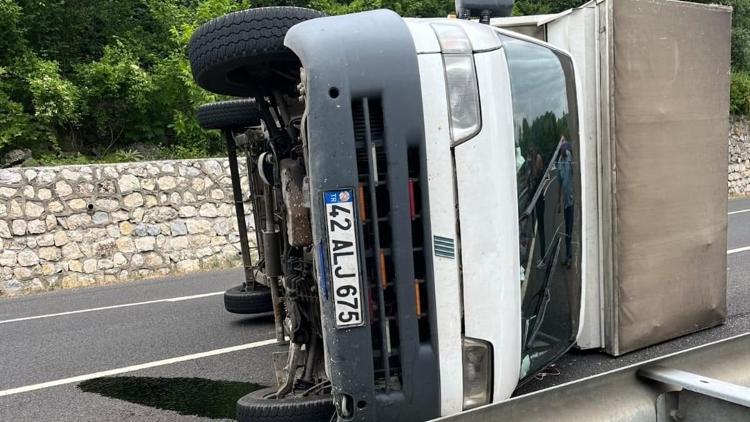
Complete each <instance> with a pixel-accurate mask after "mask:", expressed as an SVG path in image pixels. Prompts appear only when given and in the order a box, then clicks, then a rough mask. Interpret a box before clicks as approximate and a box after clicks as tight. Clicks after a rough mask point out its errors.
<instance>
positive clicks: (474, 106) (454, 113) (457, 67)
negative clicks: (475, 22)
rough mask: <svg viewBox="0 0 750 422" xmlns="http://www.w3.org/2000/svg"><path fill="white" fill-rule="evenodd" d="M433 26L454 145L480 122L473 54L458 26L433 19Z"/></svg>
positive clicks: (469, 44)
mask: <svg viewBox="0 0 750 422" xmlns="http://www.w3.org/2000/svg"><path fill="white" fill-rule="evenodd" d="M432 29H433V30H434V31H435V34H437V37H438V41H439V42H440V49H441V51H442V52H443V67H444V68H445V83H446V89H447V91H448V106H449V108H448V112H449V114H450V120H451V139H452V140H453V143H452V145H453V146H455V145H458V144H460V143H461V142H464V141H466V140H468V139H470V138H471V137H473V136H474V135H476V134H477V133H478V132H479V129H480V128H481V126H482V121H481V112H480V108H479V88H478V86H477V73H476V70H475V69H474V55H473V53H472V47H471V42H470V41H469V37H467V36H466V33H465V32H464V30H463V28H461V27H460V26H458V25H455V24H450V23H433V24H432Z"/></svg>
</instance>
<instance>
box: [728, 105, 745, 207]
mask: <svg viewBox="0 0 750 422" xmlns="http://www.w3.org/2000/svg"><path fill="white" fill-rule="evenodd" d="M731 123H732V124H731V125H730V128H729V196H748V195H750V123H749V122H748V120H747V118H745V117H735V118H733V119H732V122H731Z"/></svg>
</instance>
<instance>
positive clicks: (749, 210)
mask: <svg viewBox="0 0 750 422" xmlns="http://www.w3.org/2000/svg"><path fill="white" fill-rule="evenodd" d="M743 212H750V208H748V209H746V210H739V211H732V212H728V213H727V215H732V214H739V213H743Z"/></svg>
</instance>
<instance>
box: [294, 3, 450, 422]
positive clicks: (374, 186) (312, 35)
mask: <svg viewBox="0 0 750 422" xmlns="http://www.w3.org/2000/svg"><path fill="white" fill-rule="evenodd" d="M285 43H286V45H287V46H288V47H289V48H290V49H291V50H292V51H294V52H295V53H296V54H297V56H298V57H299V58H300V60H301V61H302V64H303V67H304V68H305V75H306V81H305V84H306V101H307V118H306V128H307V139H308V152H309V178H310V187H311V194H312V221H313V238H314V243H315V247H316V248H317V250H316V253H315V256H316V267H317V269H316V271H317V274H318V277H317V278H318V282H319V284H320V286H319V287H320V288H319V292H320V300H321V308H322V309H321V310H322V319H323V327H324V340H325V349H326V357H327V368H326V369H327V372H328V376H329V377H330V379H331V383H332V386H333V394H334V397H335V400H336V403H337V410H338V412H339V415H340V416H343V415H347V417H346V418H345V419H346V420H358V421H372V420H379V421H390V420H426V419H431V418H434V417H437V416H439V413H440V393H439V391H440V389H439V382H440V380H439V372H438V357H437V344H436V340H435V338H436V336H434V335H433V333H435V332H436V329H435V318H434V312H431V311H432V310H433V309H434V303H435V300H434V289H433V276H432V266H431V263H430V260H428V259H425V257H429V256H432V252H431V250H430V248H431V242H430V241H426V240H427V239H431V238H432V234H431V233H430V229H429V227H430V225H429V209H428V204H429V201H428V200H427V197H426V195H427V194H426V192H427V189H426V183H427V180H426V177H423V174H426V172H424V171H422V169H426V166H425V154H424V122H423V114H422V100H421V90H420V80H419V68H418V63H417V55H416V51H415V48H414V43H413V40H412V37H411V34H410V32H409V30H408V29H407V26H406V24H405V23H404V21H403V20H402V19H401V18H400V17H399V16H398V15H396V14H395V13H393V12H389V11H384V10H379V11H373V12H366V13H359V14H353V15H346V16H338V17H329V18H320V19H314V20H311V21H307V22H304V23H301V24H299V25H297V26H295V27H293V28H292V29H291V30H290V31H289V32H288V34H287V36H286V41H285ZM341 189H351V190H352V192H354V193H355V197H356V198H355V199H356V200H357V201H360V200H362V205H361V207H362V211H363V212H364V214H365V215H360V218H359V221H358V227H357V229H358V233H357V237H358V239H359V242H358V243H359V244H358V247H359V257H360V268H361V273H362V277H361V280H360V284H361V285H360V291H361V292H362V293H363V299H364V302H365V303H367V304H368V306H367V307H366V309H365V320H366V324H365V325H364V326H363V327H354V328H345V329H336V328H335V323H334V315H333V304H332V301H331V297H330V296H331V291H330V290H331V286H330V279H331V273H330V267H329V265H328V264H327V262H326V261H327V259H326V256H327V252H328V251H327V250H326V248H327V246H326V245H327V242H326V228H325V226H324V224H325V220H324V215H323V210H324V209H325V208H324V205H323V194H324V192H326V191H330V190H341ZM360 214H362V213H360ZM362 217H364V218H362ZM448 382H450V380H448Z"/></svg>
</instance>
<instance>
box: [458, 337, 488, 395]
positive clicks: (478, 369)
mask: <svg viewBox="0 0 750 422" xmlns="http://www.w3.org/2000/svg"><path fill="white" fill-rule="evenodd" d="M463 369H464V410H469V409H473V408H475V407H479V406H482V405H485V404H487V403H489V402H490V400H491V399H492V347H491V346H490V344H489V343H487V342H486V341H481V340H476V339H471V338H464V339H463Z"/></svg>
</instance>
